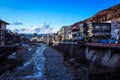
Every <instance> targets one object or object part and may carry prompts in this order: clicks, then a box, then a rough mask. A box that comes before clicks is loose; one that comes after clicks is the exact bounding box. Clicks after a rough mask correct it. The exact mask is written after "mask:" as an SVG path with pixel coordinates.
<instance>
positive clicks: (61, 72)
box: [43, 46, 74, 80]
mask: <svg viewBox="0 0 120 80" xmlns="http://www.w3.org/2000/svg"><path fill="white" fill-rule="evenodd" d="M43 54H44V56H45V74H44V75H45V78H46V80H74V77H73V76H74V75H73V74H72V73H71V72H70V70H69V69H68V68H67V67H66V66H65V65H64V64H63V60H64V58H63V56H62V55H61V53H59V52H58V51H56V50H55V49H53V48H51V47H49V46H48V47H47V48H46V49H45V51H44V53H43Z"/></svg>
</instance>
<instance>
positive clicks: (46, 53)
mask: <svg viewBox="0 0 120 80" xmlns="http://www.w3.org/2000/svg"><path fill="white" fill-rule="evenodd" d="M29 57H30V58H29V59H26V61H24V63H23V64H22V65H20V66H19V67H17V68H16V69H14V70H13V71H7V72H6V73H5V74H4V75H2V76H1V77H0V80H66V79H67V80H73V77H71V74H68V73H69V69H67V67H65V66H64V65H63V64H62V61H63V57H62V56H61V55H60V54H59V53H58V52H57V51H56V50H54V49H52V48H50V47H48V46H47V45H46V44H40V46H38V47H37V50H36V51H35V52H34V53H33V54H32V55H31V56H29ZM48 57H49V58H48ZM51 65H52V66H51ZM46 69H47V72H46ZM61 71H62V72H61ZM46 74H47V76H46ZM48 75H50V76H48ZM56 75H57V76H58V77H57V78H56ZM65 75H66V76H65ZM62 76H64V77H65V78H64V77H63V78H62ZM51 77H52V78H51ZM66 77H67V78H66Z"/></svg>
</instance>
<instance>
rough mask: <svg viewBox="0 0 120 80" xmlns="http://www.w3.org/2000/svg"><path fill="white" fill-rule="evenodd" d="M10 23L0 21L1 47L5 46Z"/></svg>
mask: <svg viewBox="0 0 120 80" xmlns="http://www.w3.org/2000/svg"><path fill="white" fill-rule="evenodd" d="M8 24H9V23H7V22H5V21H3V20H0V46H5V33H6V25H8Z"/></svg>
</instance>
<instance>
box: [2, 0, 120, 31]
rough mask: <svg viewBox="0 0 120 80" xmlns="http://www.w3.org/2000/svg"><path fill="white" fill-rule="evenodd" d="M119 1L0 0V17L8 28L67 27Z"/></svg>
mask: <svg viewBox="0 0 120 80" xmlns="http://www.w3.org/2000/svg"><path fill="white" fill-rule="evenodd" d="M119 2H120V1H119V0H0V18H1V19H3V20H5V21H8V22H9V23H11V25H9V26H8V28H11V29H16V28H31V27H32V26H36V27H40V26H41V24H42V23H46V24H48V25H50V27H51V28H54V29H55V28H60V27H61V26H69V25H71V24H73V23H75V22H78V21H81V20H84V19H86V18H89V17H91V16H93V15H94V14H96V13H97V12H98V11H100V10H102V9H106V8H109V7H111V6H113V5H116V4H119Z"/></svg>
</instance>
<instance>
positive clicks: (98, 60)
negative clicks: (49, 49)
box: [53, 44, 120, 80]
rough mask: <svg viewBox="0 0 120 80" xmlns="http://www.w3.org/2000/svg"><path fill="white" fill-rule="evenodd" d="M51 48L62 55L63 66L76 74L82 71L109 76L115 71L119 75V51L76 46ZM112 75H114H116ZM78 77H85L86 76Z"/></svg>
mask: <svg viewBox="0 0 120 80" xmlns="http://www.w3.org/2000/svg"><path fill="white" fill-rule="evenodd" d="M53 48H55V49H57V50H58V51H60V52H61V53H62V55H63V56H64V61H65V64H67V66H70V67H72V68H73V69H74V70H76V71H75V72H76V73H82V72H81V71H82V70H83V72H87V73H88V72H89V73H91V74H98V73H100V74H101V73H110V74H111V73H114V72H115V71H117V74H118V73H120V54H119V50H110V49H100V48H91V47H87V46H80V45H78V44H59V45H56V46H54V47H53ZM114 74H115V75H116V73H114ZM80 75H82V76H85V75H87V74H85V73H83V74H79V76H80ZM117 76H118V75H117ZM109 77H110V76H109ZM100 79H101V78H100ZM93 80H94V79H93ZM105 80H106V79H105Z"/></svg>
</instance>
